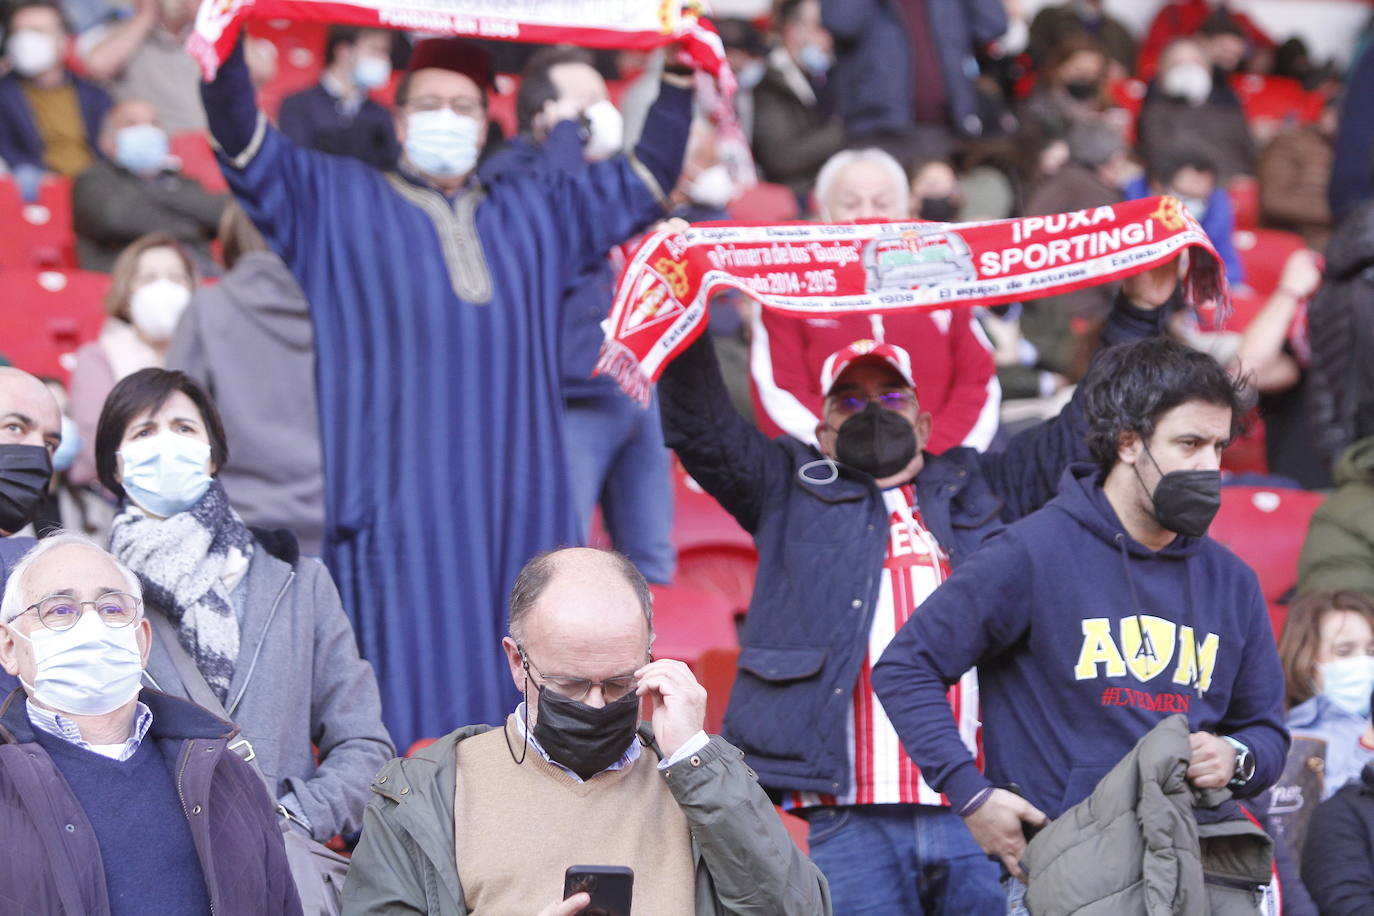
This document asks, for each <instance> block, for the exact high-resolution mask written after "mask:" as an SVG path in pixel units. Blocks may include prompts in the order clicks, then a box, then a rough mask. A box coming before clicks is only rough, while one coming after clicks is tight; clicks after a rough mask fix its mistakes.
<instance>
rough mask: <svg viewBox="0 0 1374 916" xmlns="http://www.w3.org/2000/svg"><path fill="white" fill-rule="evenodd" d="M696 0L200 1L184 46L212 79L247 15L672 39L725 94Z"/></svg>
mask: <svg viewBox="0 0 1374 916" xmlns="http://www.w3.org/2000/svg"><path fill="white" fill-rule="evenodd" d="M701 6H702V4H701V3H700V2H698V0H439V2H434V0H429V2H426V0H203V2H202V3H201V6H200V11H199V13H197V15H196V24H195V28H194V30H193V31H192V33H191V36H190V37H189V38H188V39H187V41H186V50H187V51H188V52H190V54H191V56H192V57H194V58H195V59H196V60H197V61H198V62H199V63H200V66H201V71H202V72H203V74H204V75H205V78H206V79H207V80H209V79H213V78H214V76H215V72H216V71H217V70H218V69H219V66H220V64H222V63H223V62H224V60H225V58H227V57H228V56H229V52H230V51H232V50H233V49H234V42H235V41H237V40H238V34H239V29H240V28H241V27H242V25H243V23H244V22H246V21H248V20H250V19H294V20H312V21H317V22H318V21H323V22H331V23H338V24H340V25H357V26H365V27H371V28H389V29H407V30H412V31H420V32H427V33H434V34H442V35H462V36H466V37H469V38H493V39H501V40H504V41H527V42H543V43H549V44H557V43H562V42H566V43H569V44H575V45H580V46H582V47H588V48H639V49H643V50H649V49H652V48H657V47H660V46H662V45H666V44H670V43H672V42H674V41H677V42H681V44H682V48H683V50H684V51H685V52H686V53H687V54H688V55H689V56H690V57H691V59H692V62H693V64H694V65H695V66H697V67H698V68H700V69H702V70H705V71H707V72H708V73H710V74H711V75H712V76H714V77H716V79H717V81H718V83H719V84H720V86H721V88H722V90H723V91H724V92H726V93H727V94H729V93H731V92H733V91H734V87H735V83H734V78H733V77H732V76H731V74H730V68H729V67H728V66H725V64H724V61H725V48H724V46H723V45H722V44H721V41H720V36H718V35H717V34H716V33H715V31H714V30H713V29H712V28H711V27H710V25H709V24H708V23H706V22H705V21H704V20H703V19H702V18H701Z"/></svg>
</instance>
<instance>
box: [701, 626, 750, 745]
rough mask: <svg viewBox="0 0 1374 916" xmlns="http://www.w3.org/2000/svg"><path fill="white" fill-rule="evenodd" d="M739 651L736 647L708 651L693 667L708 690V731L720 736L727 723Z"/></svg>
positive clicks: (702, 654)
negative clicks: (726, 717)
mask: <svg viewBox="0 0 1374 916" xmlns="http://www.w3.org/2000/svg"><path fill="white" fill-rule="evenodd" d="M738 662H739V649H738V648H734V647H729V648H717V649H707V650H706V651H705V652H703V653H701V655H700V657H698V658H697V660H696V664H694V665H692V672H693V673H694V674H696V676H697V681H698V682H699V683H700V684H701V686H703V687H705V688H706V730H707V731H708V732H710V733H711V734H713V735H718V734H720V729H721V725H722V723H724V721H725V707H726V706H728V705H729V703H730V688H732V687H733V686H734V684H735V669H736V665H737V664H738Z"/></svg>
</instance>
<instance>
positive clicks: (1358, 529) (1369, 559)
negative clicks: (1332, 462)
mask: <svg viewBox="0 0 1374 916" xmlns="http://www.w3.org/2000/svg"><path fill="white" fill-rule="evenodd" d="M1314 588H1329V589H1353V590H1355V591H1359V592H1364V593H1365V594H1367V595H1370V596H1374V436H1371V437H1368V438H1365V439H1360V440H1358V441H1356V442H1355V443H1354V444H1352V445H1351V446H1350V447H1349V448H1347V449H1346V450H1345V453H1344V454H1342V455H1341V460H1340V462H1339V463H1338V464H1337V465H1336V492H1335V493H1332V494H1331V497H1330V498H1329V499H1327V501H1326V502H1324V503H1322V505H1321V507H1320V508H1318V509H1317V511H1316V513H1315V514H1314V515H1313V516H1312V524H1311V526H1310V527H1309V528H1308V529H1307V540H1306V541H1304V542H1303V545H1302V557H1301V558H1300V559H1299V561H1298V590H1299V591H1307V590H1309V589H1314Z"/></svg>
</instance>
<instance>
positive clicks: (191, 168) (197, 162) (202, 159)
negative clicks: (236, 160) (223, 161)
mask: <svg viewBox="0 0 1374 916" xmlns="http://www.w3.org/2000/svg"><path fill="white" fill-rule="evenodd" d="M172 155H174V156H176V157H177V158H178V159H180V160H181V174H182V175H184V176H185V177H187V178H190V179H192V180H194V181H198V182H200V184H201V186H202V187H203V188H205V190H207V191H211V192H213V193H217V194H223V193H226V192H227V191H228V190H229V184H228V182H226V181H225V180H224V173H223V172H221V171H220V168H219V162H218V161H216V159H215V151H214V150H212V149H211V148H210V137H209V135H207V134H205V133H204V132H202V131H198V130H188V131H183V132H182V133H179V134H174V135H173V136H172Z"/></svg>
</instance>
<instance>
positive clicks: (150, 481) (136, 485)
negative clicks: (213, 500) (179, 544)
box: [119, 433, 211, 518]
mask: <svg viewBox="0 0 1374 916" xmlns="http://www.w3.org/2000/svg"><path fill="white" fill-rule="evenodd" d="M119 456H120V457H121V458H123V459H124V473H123V474H122V475H121V477H120V481H119V482H120V483H121V484H123V486H124V492H125V493H127V494H128V495H129V498H130V499H132V500H133V501H134V502H135V503H136V504H138V506H139V507H140V508H142V509H143V510H144V511H146V512H151V513H152V514H153V515H156V516H158V517H159V518H171V517H172V516H173V515H176V514H177V513H179V512H185V511H186V510H187V509H189V508H191V507H192V506H194V505H195V504H196V503H198V502H200V498H201V497H202V496H204V495H205V491H206V490H208V489H210V480H211V478H210V445H209V443H206V442H201V441H200V440H199V439H192V438H191V437H190V436H181V435H178V434H177V433H158V434H157V435H156V436H149V437H148V438H147V439H138V440H136V441H134V442H130V443H129V444H128V445H126V446H124V447H123V448H121V449H120V450H119Z"/></svg>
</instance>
